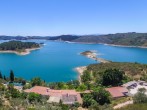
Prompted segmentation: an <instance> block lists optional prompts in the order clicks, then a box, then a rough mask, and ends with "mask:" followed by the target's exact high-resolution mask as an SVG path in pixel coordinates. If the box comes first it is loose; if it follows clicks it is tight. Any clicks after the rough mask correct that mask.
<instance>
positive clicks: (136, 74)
mask: <svg viewBox="0 0 147 110" xmlns="http://www.w3.org/2000/svg"><path fill="white" fill-rule="evenodd" d="M110 68H112V69H119V70H121V71H124V72H125V74H126V75H127V76H129V77H130V78H134V79H139V78H145V77H146V76H147V65H146V64H139V63H125V62H124V63H119V62H110V63H100V64H91V65H89V66H88V67H87V71H88V72H91V73H94V74H95V75H96V74H97V75H98V74H100V73H101V72H103V71H105V70H106V69H110ZM144 80H147V79H144Z"/></svg>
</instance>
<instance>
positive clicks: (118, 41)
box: [0, 32, 147, 47]
mask: <svg viewBox="0 0 147 110" xmlns="http://www.w3.org/2000/svg"><path fill="white" fill-rule="evenodd" d="M13 39H15V40H29V39H38V40H42V39H43V40H56V41H70V42H79V43H105V44H113V45H124V46H144V47H147V33H135V32H131V33H117V34H107V35H81V36H79V35H61V36H54V37H51V36H26V37H24V36H0V40H13Z"/></svg>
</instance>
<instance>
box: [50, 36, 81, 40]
mask: <svg viewBox="0 0 147 110" xmlns="http://www.w3.org/2000/svg"><path fill="white" fill-rule="evenodd" d="M78 38H80V36H75V35H61V36H56V37H49V38H48V40H59V41H73V40H75V39H78Z"/></svg>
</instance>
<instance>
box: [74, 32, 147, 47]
mask: <svg viewBox="0 0 147 110" xmlns="http://www.w3.org/2000/svg"><path fill="white" fill-rule="evenodd" d="M72 42H83V43H106V44H114V45H124V46H145V47H147V33H117V34H107V35H98V36H94V35H93V36H82V37H79V38H78V39H75V40H73V41H72Z"/></svg>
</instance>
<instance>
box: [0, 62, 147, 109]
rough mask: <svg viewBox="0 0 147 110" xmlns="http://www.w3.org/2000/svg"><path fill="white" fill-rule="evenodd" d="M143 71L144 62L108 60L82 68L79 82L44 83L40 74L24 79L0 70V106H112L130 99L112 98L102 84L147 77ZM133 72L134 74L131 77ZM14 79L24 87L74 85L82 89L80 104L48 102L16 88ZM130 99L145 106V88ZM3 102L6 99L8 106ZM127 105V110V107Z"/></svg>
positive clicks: (60, 87) (66, 87) (99, 107)
mask: <svg viewBox="0 0 147 110" xmlns="http://www.w3.org/2000/svg"><path fill="white" fill-rule="evenodd" d="M146 71H147V65H145V64H138V63H117V62H110V63H100V64H92V65H89V66H88V67H87V70H85V71H84V73H83V75H82V76H81V82H79V81H78V80H74V81H69V82H56V83H46V82H45V81H44V80H42V79H40V78H39V77H35V78H32V79H31V80H30V81H27V83H26V81H25V80H24V79H23V78H16V77H15V75H14V72H13V71H12V70H11V71H10V76H9V77H6V76H5V75H3V74H2V73H1V72H0V106H1V107H0V108H2V110H10V109H12V110H13V109H15V107H18V108H19V109H20V108H23V109H27V110H39V109H43V110H54V109H56V110H69V109H71V110H72V109H73V110H76V109H77V108H78V107H83V108H87V109H88V110H113V109H112V106H114V105H116V104H118V103H121V102H125V101H128V100H130V97H128V98H126V97H124V98H121V99H117V100H115V101H114V100H113V99H112V98H111V96H110V94H109V92H107V91H106V90H105V87H111V86H118V85H121V84H123V83H124V82H127V81H129V80H132V79H137V78H138V79H144V80H147V79H146V77H144V76H147V74H146ZM132 75H133V77H131V76H132ZM3 76H4V77H3ZM6 82H11V83H9V84H8V86H7V87H8V88H6V87H5V86H4V85H3V84H2V83H6ZM12 82H13V83H12ZM16 82H18V83H21V84H22V85H23V89H27V88H31V87H33V86H46V87H49V88H51V89H57V90H62V89H75V90H77V91H79V92H80V93H81V96H82V99H83V104H82V105H80V104H78V103H77V104H75V105H72V106H68V105H64V104H62V102H60V103H59V104H55V103H52V104H48V103H47V100H48V97H45V96H41V95H39V94H36V93H24V92H20V91H18V90H16V89H15V88H14V83H16ZM85 90H87V91H85ZM88 90H89V91H88ZM132 99H133V101H134V103H135V104H136V105H138V106H139V105H140V104H143V106H145V105H144V104H146V103H147V96H146V95H145V89H142V88H141V89H139V91H138V93H137V94H136V95H135V96H134V97H133V98H132ZM3 100H5V101H3ZM5 102H8V103H7V106H6V103H5ZM133 106H134V105H129V108H130V110H132V109H131V108H133ZM127 107H128V106H127ZM127 107H126V108H127ZM6 108H9V109H6ZM129 108H127V109H126V110H129ZM136 108H137V107H136ZM120 110H121V109H120ZM134 110H135V109H134ZM136 110H137V109H136ZM138 110H139V109H138ZM140 110H144V109H140Z"/></svg>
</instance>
